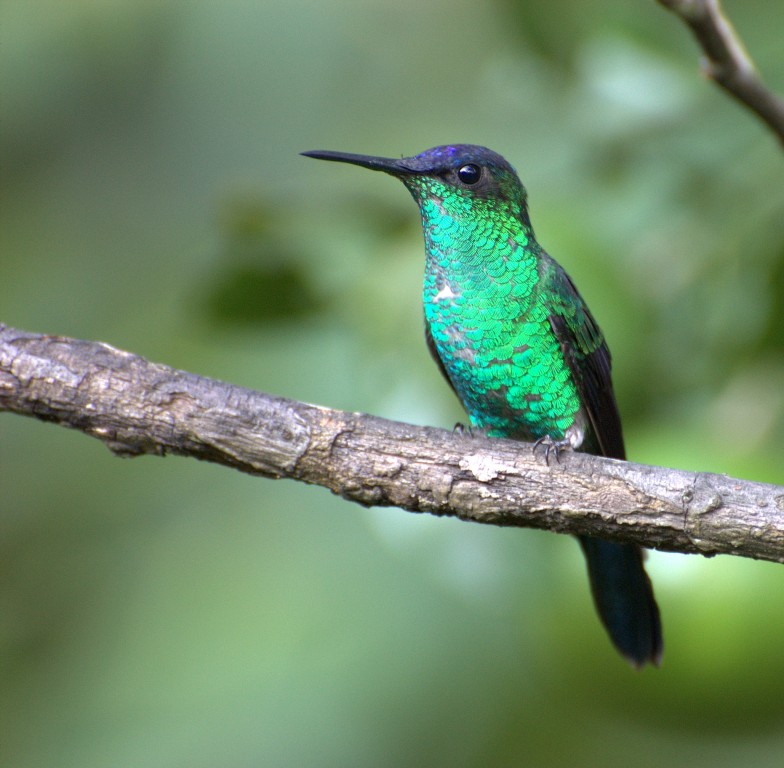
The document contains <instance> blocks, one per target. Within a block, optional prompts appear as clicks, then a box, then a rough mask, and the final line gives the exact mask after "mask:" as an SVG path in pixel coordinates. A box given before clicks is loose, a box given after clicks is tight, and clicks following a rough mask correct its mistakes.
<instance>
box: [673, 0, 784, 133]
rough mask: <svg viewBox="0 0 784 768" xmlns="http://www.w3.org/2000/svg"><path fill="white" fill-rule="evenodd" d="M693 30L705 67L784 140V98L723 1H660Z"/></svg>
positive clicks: (708, 72) (714, 78)
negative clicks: (765, 77)
mask: <svg viewBox="0 0 784 768" xmlns="http://www.w3.org/2000/svg"><path fill="white" fill-rule="evenodd" d="M658 2H659V4H660V5H663V6H664V7H665V8H669V10H671V11H672V12H673V13H675V14H677V15H678V16H680V18H681V19H683V21H684V22H685V23H686V24H687V25H688V27H689V28H690V29H691V31H692V33H693V35H694V37H695V38H697V42H698V43H699V44H700V46H701V47H702V50H703V52H704V54H705V58H704V59H703V70H704V71H705V73H706V74H707V76H708V77H710V78H711V79H712V80H713V81H714V82H716V83H718V85H720V86H721V87H722V88H724V90H726V91H727V92H728V93H730V94H731V95H732V96H733V97H734V98H736V99H737V100H738V101H740V102H741V103H742V104H744V105H745V106H747V107H748V108H749V109H750V110H751V111H752V112H755V113H756V114H757V116H758V117H760V118H761V119H762V120H763V121H764V122H765V123H767V125H768V127H769V128H770V129H771V130H772V131H773V132H774V133H775V134H776V135H777V136H778V138H779V141H781V142H782V143H784V100H783V99H781V98H780V97H779V96H777V95H776V94H775V93H773V92H772V91H770V90H768V89H767V88H766V87H765V86H764V85H763V83H762V80H760V77H759V75H758V74H757V70H756V69H755V67H754V63H753V62H752V60H751V57H750V56H749V54H748V52H747V51H746V49H745V47H744V45H743V43H742V42H741V40H740V38H739V37H738V35H737V33H736V32H735V30H734V28H733V26H732V24H731V23H730V21H729V20H728V19H727V17H726V16H725V15H724V14H723V12H722V9H721V5H720V3H719V0H658Z"/></svg>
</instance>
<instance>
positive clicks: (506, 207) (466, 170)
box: [302, 144, 530, 226]
mask: <svg viewBox="0 0 784 768" xmlns="http://www.w3.org/2000/svg"><path fill="white" fill-rule="evenodd" d="M302 154H303V155H305V156H306V157H315V158H317V159H319V160H332V161H335V162H339V163H351V164H353V165H360V166H362V167H363V168H370V169H371V170H374V171H383V172H384V173H388V174H390V175H391V176H395V177H397V178H398V179H400V180H401V181H402V182H403V184H405V185H406V187H407V188H408V190H409V192H411V194H412V196H413V197H414V199H415V200H416V201H417V203H418V204H419V207H420V210H422V211H423V214H424V207H423V206H424V205H425V204H426V203H436V204H437V205H438V206H439V208H441V209H442V212H443V208H446V209H449V211H450V212H453V213H455V214H456V213H458V212H460V211H462V212H463V213H468V214H469V215H481V214H482V211H483V210H484V209H492V210H493V211H495V212H496V213H497V212H498V211H499V210H501V211H504V212H505V213H508V214H511V215H513V216H517V217H519V218H521V219H523V221H524V222H525V223H526V224H528V214H527V211H526V191H525V187H524V186H523V185H522V183H521V181H520V179H519V178H518V176H517V173H516V172H515V170H514V168H512V166H511V165H510V164H509V163H508V162H507V161H506V160H505V159H504V158H503V157H501V155H499V154H497V153H496V152H493V151H492V150H490V149H487V147H480V146H476V145H474V144H447V145H444V146H440V147H433V148H432V149H427V150H425V151H424V152H421V153H420V154H418V155H415V156H414V157H402V158H400V159H399V160H398V159H395V158H386V157H373V156H371V155H352V154H348V153H345V152H329V151H324V150H316V151H313V152H303V153H302ZM529 226H530V224H529Z"/></svg>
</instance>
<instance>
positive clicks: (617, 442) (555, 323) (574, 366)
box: [550, 265, 626, 459]
mask: <svg viewBox="0 0 784 768" xmlns="http://www.w3.org/2000/svg"><path fill="white" fill-rule="evenodd" d="M554 266H555V273H554V275H553V281H554V285H553V294H554V296H556V297H557V298H556V300H555V304H554V306H553V311H552V312H551V313H550V327H551V328H552V329H553V332H554V333H555V335H556V337H557V338H558V341H559V342H560V344H561V350H562V351H563V355H564V358H565V359H566V362H567V364H568V365H569V370H570V371H571V372H572V377H573V379H574V382H575V384H576V386H577V390H578V393H579V395H580V401H581V402H582V404H583V407H584V408H585V411H586V414H587V416H588V420H589V421H590V423H591V427H592V428H593V435H594V438H595V440H596V443H598V449H599V452H600V453H601V454H602V455H603V456H608V457H610V458H614V459H625V458H626V451H625V448H624V444H623V431H622V428H621V417H620V415H619V413H618V405H617V404H616V402H615V393H614V392H613V387H612V377H611V374H610V367H611V361H610V350H609V349H608V348H607V344H606V343H605V341H604V336H603V335H602V332H601V330H599V326H598V325H597V324H596V321H595V320H594V319H593V316H592V315H591V313H590V311H589V310H588V307H587V306H586V304H585V302H584V301H583V300H582V297H581V296H580V294H579V292H578V291H577V288H575V286H574V283H573V282H572V281H571V279H570V277H569V275H567V274H566V272H564V271H563V269H561V268H560V266H557V265H554Z"/></svg>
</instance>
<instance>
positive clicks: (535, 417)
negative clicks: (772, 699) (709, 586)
mask: <svg viewBox="0 0 784 768" xmlns="http://www.w3.org/2000/svg"><path fill="white" fill-rule="evenodd" d="M304 154H306V155H309V156H311V157H317V158H320V159H324V160H335V161H339V162H348V163H353V164H355V165H360V166H363V167H366V168H371V169H373V170H380V171H384V172H386V173H389V174H391V175H393V176H396V177H397V178H399V179H400V180H401V181H402V182H403V184H405V185H406V187H407V188H408V190H409V191H410V192H411V194H412V196H413V197H414V200H415V201H416V202H417V204H418V205H419V210H420V213H421V216H422V228H423V231H424V236H425V252H426V262H425V281H424V295H423V299H424V311H425V333H426V338H427V342H428V346H429V347H430V351H431V352H432V354H433V357H434V358H435V360H436V362H437V363H438V365H439V367H440V369H441V371H442V373H443V374H444V376H445V377H446V379H447V381H448V382H449V383H450V385H451V386H452V388H453V389H454V391H455V393H456V394H457V396H458V397H459V398H460V400H461V402H462V403H463V405H464V406H465V408H466V411H467V412H468V415H469V418H470V420H471V424H472V425H473V426H475V427H477V428H479V429H481V430H483V431H484V432H485V433H486V434H488V435H491V436H496V437H511V438H517V439H523V440H533V441H542V442H544V443H545V445H546V450H547V453H548V455H549V451H550V450H551V449H553V448H554V449H555V452H556V455H557V453H558V451H559V450H560V449H563V448H566V447H569V448H573V449H575V450H582V451H587V452H591V453H597V454H601V455H604V456H610V457H614V458H621V459H622V458H624V457H625V451H624V444H623V434H622V430H621V422H620V418H619V416H618V409H617V406H616V403H615V396H614V394H613V389H612V380H611V376H610V353H609V351H608V349H607V345H606V344H605V342H604V338H603V336H602V333H601V331H600V330H599V328H598V326H597V325H596V322H595V321H594V319H593V317H592V316H591V313H590V312H589V310H588V308H587V306H586V305H585V302H584V301H583V299H582V298H581V296H580V294H579V293H578V292H577V289H576V288H575V287H574V284H573V283H572V281H571V280H570V279H569V277H568V275H567V274H566V273H565V272H564V270H563V269H562V268H561V266H560V265H559V264H558V263H557V262H555V261H554V260H553V259H552V258H551V257H550V256H549V255H548V254H547V253H546V252H545V251H544V250H543V249H542V248H541V247H540V246H539V244H538V243H537V241H536V238H535V237H534V233H533V229H532V227H531V222H530V219H529V217H528V210H527V201H526V191H525V188H524V187H523V185H522V184H521V182H520V180H519V178H518V177H517V174H516V173H515V171H514V169H513V168H512V167H511V166H510V165H509V163H507V162H506V160H504V158H502V157H501V156H500V155H498V154H496V153H495V152H492V151H490V150H489V149H486V148H485V147H478V146H473V145H466V144H456V145H448V146H441V147H434V148H433V149H429V150H427V151H426V152H422V153H421V154H419V155H416V156H415V157H409V158H401V159H400V160H393V159H388V158H380V157H369V156H365V155H350V154H345V153H338V152H325V151H318V152H306V153H304ZM580 543H581V545H582V548H583V551H584V553H585V556H586V560H587V563H588V572H589V576H590V580H591V587H592V591H593V595H594V601H595V603H596V606H597V609H598V611H599V615H600V617H601V619H602V622H603V623H604V625H605V627H606V628H607V630H608V632H609V634H610V637H611V638H612V640H613V642H614V643H615V645H616V646H617V647H618V649H619V650H620V651H621V653H622V654H623V655H624V656H625V657H626V658H628V659H629V660H630V661H631V662H632V664H634V665H635V666H638V667H639V666H642V665H643V664H645V663H646V662H648V661H651V662H653V663H658V662H659V661H660V659H661V652H662V639H661V626H660V622H659V613H658V608H657V606H656V602H655V600H654V597H653V591H652V588H651V584H650V581H649V580H648V577H647V575H646V573H645V570H644V568H643V564H642V553H641V550H640V549H639V548H638V547H636V546H633V545H627V544H617V543H613V542H607V541H601V540H597V539H592V538H588V537H582V538H581V539H580Z"/></svg>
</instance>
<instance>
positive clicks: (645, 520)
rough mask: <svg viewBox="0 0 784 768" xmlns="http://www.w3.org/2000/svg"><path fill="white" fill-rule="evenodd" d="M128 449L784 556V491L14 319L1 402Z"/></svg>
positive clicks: (474, 514) (551, 523)
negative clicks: (312, 398) (344, 399)
mask: <svg viewBox="0 0 784 768" xmlns="http://www.w3.org/2000/svg"><path fill="white" fill-rule="evenodd" d="M2 410H5V411H12V412H14V413H19V414H22V415H26V416H33V417H34V418H37V419H42V420H44V421H53V422H55V423H57V424H60V425H62V426H66V427H72V428H74V429H79V430H81V431H82V432H84V433H85V434H88V435H92V436H93V437H96V438H98V439H99V440H101V441H102V442H103V443H105V444H106V446H107V447H108V448H109V449H110V450H112V451H113V452H114V453H115V454H117V455H119V456H139V455H142V454H153V455H156V456H164V455H166V454H179V455H181V456H192V457H194V458H197V459H203V460H205V461H212V462H216V463H218V464H225V465H226V466H229V467H233V468H235V469H239V470H240V471H242V472H248V473H250V474H254V475H263V476H265V477H271V478H282V477H288V478H292V479H294V480H300V481H302V482H306V483H312V484H314V485H321V486H324V487H325V488H329V489H330V490H331V491H332V492H333V493H336V494H339V495H340V496H342V497H344V498H346V499H348V500H350V501H354V502H357V503H358V504H362V505H365V506H396V507H401V508H403V509H407V510H409V511H411V512H430V513H431V514H434V515H452V516H455V517H459V518H461V519H464V520H473V521H475V522H479V523H491V524H494V525H508V526H522V527H531V528H547V529H550V530H553V531H558V532H561V533H574V534H591V535H596V536H601V537H603V538H608V539H619V540H623V541H631V542H636V543H638V544H641V545H643V546H645V547H652V548H656V549H665V550H671V551H675V552H694V553H701V554H704V555H712V554H717V553H725V554H734V555H742V556H744V557H753V558H757V559H763V560H773V561H776V562H784V515H783V514H782V513H783V512H784V487H778V486H773V485H767V484H764V483H754V482H749V481H745V480H735V479H732V478H728V477H726V476H723V475H713V474H707V473H694V472H684V471H681V470H674V469H665V468H660V467H648V466H644V465H640V464H632V463H629V462H622V461H615V460H612V459H603V458H600V457H596V456H588V455H586V454H570V453H567V454H562V457H561V461H560V462H559V463H557V464H554V465H553V466H548V465H547V464H546V463H545V461H544V458H543V457H542V454H541V453H540V454H536V455H535V454H534V452H533V451H532V448H531V446H530V445H528V444H521V443H519V442H515V441H511V440H499V439H487V438H484V437H479V436H474V437H471V436H468V435H460V434H453V433H451V432H448V431H445V430H441V429H433V428H429V427H415V426H411V425H409V424H401V423H399V422H394V421H387V420H385V419H380V418H377V417H375V416H368V415H366V414H359V413H347V412H345V411H333V410H330V409H327V408H321V407H319V406H315V405H308V404H307V403H300V402H297V401H294V400H287V399H284V398H280V397H273V396H271V395H266V394H263V393H260V392H254V391H252V390H249V389H244V388H242V387H236V386H233V385H231V384H226V383H224V382H220V381H214V380H211V379H206V378H203V377H201V376H196V375H195V374H192V373H186V372H184V371H178V370H174V369H172V368H167V367H166V366H163V365H158V364H156V363H151V362H149V361H147V360H145V359H143V358H141V357H138V356H137V355H133V354H130V353H128V352H123V351H120V350H118V349H114V348H113V347H110V346H108V345H107V344H101V343H98V342H91V341H80V340H77V339H69V338H65V337H62V336H44V335H38V334H32V333H26V332H24V331H19V330H15V329H13V328H9V327H7V326H3V325H0V411H2Z"/></svg>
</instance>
